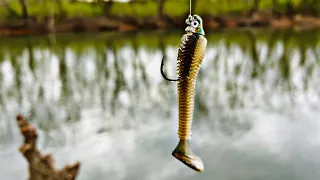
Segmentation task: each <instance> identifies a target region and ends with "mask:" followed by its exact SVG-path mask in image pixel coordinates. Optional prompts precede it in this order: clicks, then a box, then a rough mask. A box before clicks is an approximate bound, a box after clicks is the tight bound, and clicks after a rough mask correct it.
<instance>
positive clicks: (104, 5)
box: [97, 0, 114, 16]
mask: <svg viewBox="0 0 320 180" xmlns="http://www.w3.org/2000/svg"><path fill="white" fill-rule="evenodd" d="M97 2H98V4H99V5H100V7H101V8H102V11H103V14H104V15H105V16H109V15H110V14H111V7H112V5H113V3H114V1H113V0H109V1H107V2H105V1H104V0H97Z"/></svg>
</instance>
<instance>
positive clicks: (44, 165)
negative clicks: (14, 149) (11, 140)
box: [17, 115, 80, 180]
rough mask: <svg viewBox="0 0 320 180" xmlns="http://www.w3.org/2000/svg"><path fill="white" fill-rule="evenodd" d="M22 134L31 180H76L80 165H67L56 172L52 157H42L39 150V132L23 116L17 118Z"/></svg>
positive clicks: (23, 150) (21, 150)
mask: <svg viewBox="0 0 320 180" xmlns="http://www.w3.org/2000/svg"><path fill="white" fill-rule="evenodd" d="M17 122H18V125H19V128H20V132H21V134H22V135H23V137H24V144H23V145H22V146H21V147H20V152H21V153H22V154H23V156H24V157H25V158H26V160H27V161H28V163H29V175H30V177H29V180H75V178H76V175H77V173H78V171H79V168H80V163H79V162H76V163H74V164H72V165H66V166H65V167H64V168H63V169H61V170H55V168H54V165H53V164H54V160H53V158H52V157H51V155H42V154H41V153H40V151H39V150H38V149H37V143H36V142H37V137H38V134H37V131H36V129H35V128H34V127H33V126H32V125H30V124H29V122H28V120H27V119H26V118H25V117H24V116H22V115H18V116H17Z"/></svg>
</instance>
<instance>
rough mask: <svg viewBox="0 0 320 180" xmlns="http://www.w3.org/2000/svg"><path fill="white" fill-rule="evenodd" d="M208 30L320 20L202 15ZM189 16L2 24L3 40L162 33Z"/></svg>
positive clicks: (307, 24) (315, 25)
mask: <svg viewBox="0 0 320 180" xmlns="http://www.w3.org/2000/svg"><path fill="white" fill-rule="evenodd" d="M201 17H202V19H203V23H204V27H205V29H207V30H214V29H222V28H243V27H253V28H255V27H259V28H261V27H266V28H267V27H268V28H270V27H271V28H273V29H292V28H293V29H319V28H320V17H316V16H310V15H302V14H296V15H292V16H288V15H278V16H274V15H272V14H270V13H266V12H256V13H253V14H251V15H250V16H219V17H215V16H206V15H202V16H201ZM184 20H185V17H177V18H172V17H169V16H164V17H163V18H161V19H160V18H156V17H148V18H144V19H136V18H131V17H108V18H107V17H95V18H82V17H78V18H71V19H65V20H61V21H60V22H58V23H56V24H54V23H53V21H49V22H40V23H38V22H33V21H31V20H29V21H28V24H27V25H26V24H25V23H24V21H22V20H20V21H15V22H11V23H7V24H0V37H6V36H27V35H46V34H50V33H69V32H70V33H71V32H105V31H120V32H128V31H135V30H139V29H141V30H152V29H153V30H160V29H169V28H170V29H171V28H181V27H184V26H185V24H184Z"/></svg>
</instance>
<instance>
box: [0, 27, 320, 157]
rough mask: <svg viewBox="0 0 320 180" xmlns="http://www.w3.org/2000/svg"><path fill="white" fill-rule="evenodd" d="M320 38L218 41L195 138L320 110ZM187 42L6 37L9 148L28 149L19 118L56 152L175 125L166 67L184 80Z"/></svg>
mask: <svg viewBox="0 0 320 180" xmlns="http://www.w3.org/2000/svg"><path fill="white" fill-rule="evenodd" d="M319 34H320V32H319V31H312V32H308V31H307V32H303V31H302V32H295V31H267V30H253V31H251V30H244V31H225V32H218V31H217V32H208V33H207V38H208V48H207V52H206V55H205V59H204V62H203V65H202V67H201V70H200V72H199V77H198V80H197V85H196V96H195V121H194V124H195V128H194V129H195V131H201V130H202V129H207V130H210V132H218V133H221V134H223V135H225V136H228V137H241V136H242V135H244V134H246V133H247V132H248V131H250V129H251V128H252V126H253V122H254V119H252V118H251V117H249V116H244V115H243V114H245V113H247V112H252V113H255V112H256V111H265V112H270V113H279V114H291V115H292V116H294V114H295V113H296V112H297V111H303V110H305V109H308V108H309V109H317V110H319V108H320V103H319V97H320V88H319V83H320V79H319V78H318V77H320V71H319V63H320V59H319V57H320V51H319V49H320V43H319V39H317V38H314V37H318V36H319ZM79 36H81V38H79ZM180 38H181V33H180V32H170V33H167V32H152V33H150V32H143V33H129V34H118V33H103V34H99V35H96V34H76V35H73V34H65V35H57V36H56V37H55V40H52V38H51V37H28V38H3V40H1V41H0V90H1V94H0V147H1V149H7V148H8V147H10V148H12V147H15V145H16V144H18V143H19V142H18V143H15V140H16V139H17V138H18V137H16V136H17V135H15V134H17V133H16V130H14V128H15V125H14V124H12V122H11V120H12V119H14V117H15V115H16V113H18V112H21V113H25V114H26V115H29V117H30V120H31V121H32V123H35V124H36V125H37V126H39V127H40V129H41V130H42V131H43V141H42V142H43V143H42V146H43V148H49V149H50V147H59V146H65V145H67V144H70V143H71V144H72V143H74V142H73V140H74V139H73V138H74V136H75V135H74V134H77V138H79V139H82V138H86V137H87V136H90V134H91V135H92V134H96V133H104V132H113V131H120V130H121V129H128V130H130V129H133V130H140V129H142V128H143V127H145V125H146V124H150V123H153V121H159V119H161V118H162V117H163V118H164V119H166V120H164V121H163V122H159V126H160V124H161V123H165V122H171V121H172V122H173V121H175V120H176V113H177V112H176V107H177V105H176V83H172V82H166V81H165V80H163V79H162V77H161V74H160V71H159V67H160V61H161V58H162V57H163V56H164V55H166V56H167V57H168V60H167V63H166V65H165V67H166V72H167V74H169V76H170V77H171V76H172V77H174V76H175V65H176V64H175V63H176V59H175V58H176V55H177V54H176V53H177V46H178V44H179V42H180ZM160 117H161V118H160ZM168 119H171V120H168ZM89 127H90V128H89ZM154 128H157V127H154ZM79 131H80V133H79ZM10 148H8V149H10ZM8 151H9V150H8Z"/></svg>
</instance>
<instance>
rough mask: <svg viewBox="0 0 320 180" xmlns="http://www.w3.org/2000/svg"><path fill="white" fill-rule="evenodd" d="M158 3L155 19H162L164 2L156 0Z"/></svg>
mask: <svg viewBox="0 0 320 180" xmlns="http://www.w3.org/2000/svg"><path fill="white" fill-rule="evenodd" d="M157 1H158V10H157V17H158V18H160V19H161V18H163V9H164V3H165V2H166V0H157Z"/></svg>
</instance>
